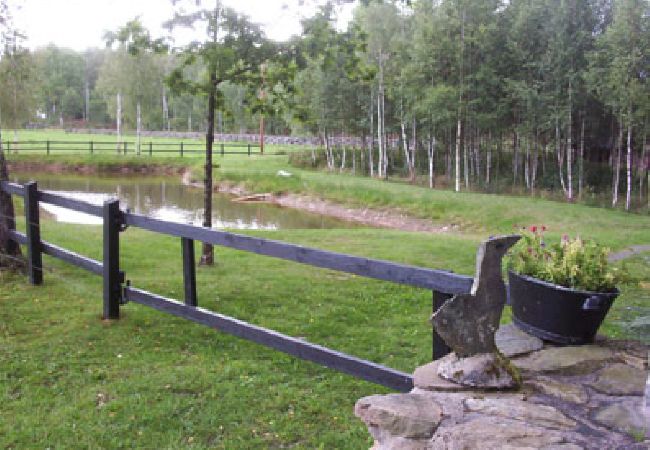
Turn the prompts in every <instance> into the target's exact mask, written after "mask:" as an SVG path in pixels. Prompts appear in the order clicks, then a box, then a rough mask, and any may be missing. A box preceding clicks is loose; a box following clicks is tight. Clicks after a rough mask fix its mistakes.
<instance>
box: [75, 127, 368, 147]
mask: <svg viewBox="0 0 650 450" xmlns="http://www.w3.org/2000/svg"><path fill="white" fill-rule="evenodd" d="M66 133H91V134H106V135H115V134H117V132H116V131H115V130H111V129H103V128H74V129H68V130H66ZM141 135H142V136H143V137H165V138H175V139H201V138H203V137H204V136H205V133H197V132H184V131H142V133H141ZM214 136H215V140H216V141H217V142H246V143H254V144H259V142H260V136H259V134H245V133H244V134H219V133H215V135H214ZM368 141H369V140H368ZM264 142H265V143H266V144H277V145H307V146H309V145H313V146H322V145H323V143H322V140H321V138H319V137H317V136H275V135H266V136H264ZM330 142H331V143H332V145H334V146H340V145H346V146H356V147H360V146H361V144H362V139H361V138H358V137H353V136H333V137H331V138H330Z"/></svg>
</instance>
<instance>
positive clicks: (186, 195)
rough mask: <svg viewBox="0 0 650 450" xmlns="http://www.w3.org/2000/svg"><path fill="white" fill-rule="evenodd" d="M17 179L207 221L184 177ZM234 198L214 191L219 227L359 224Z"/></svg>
mask: <svg viewBox="0 0 650 450" xmlns="http://www.w3.org/2000/svg"><path fill="white" fill-rule="evenodd" d="M13 175H14V176H13V177H12V181H15V182H18V183H24V182H27V181H30V180H34V181H37V182H38V187H39V189H40V190H45V191H48V192H53V193H56V194H59V195H64V196H68V197H71V198H74V199H78V200H83V201H86V202H89V203H95V204H99V205H101V204H102V203H103V202H104V201H105V200H108V199H111V198H115V197H117V198H119V199H120V204H121V207H122V208H123V209H126V208H128V209H130V211H131V212H133V213H136V214H143V215H147V216H150V217H154V218H157V219H162V220H168V221H173V222H179V223H188V224H193V225H201V223H202V221H203V191H202V190H201V189H196V188H192V187H188V186H184V185H183V184H182V183H181V181H180V177H164V178H160V177H142V176H140V177H138V176H131V177H101V176H97V175H88V176H70V175H54V174H47V173H29V174H27V173H23V174H21V173H15V174H13ZM232 198H233V197H231V196H229V195H224V194H216V193H215V194H214V198H213V203H212V209H213V213H212V224H213V227H214V228H230V229H240V230H279V229H298V228H351V227H353V226H354V225H353V224H350V223H349V222H345V221H342V220H338V219H333V218H331V217H328V216H322V215H318V214H311V213H307V212H303V211H298V210H295V209H289V208H281V207H278V206H276V205H271V204H263V203H235V202H233V201H232ZM41 208H42V209H43V210H44V211H45V212H46V213H48V214H50V215H51V216H52V217H53V218H54V219H55V220H57V221H59V222H65V223H76V224H86V225H94V224H96V225H99V224H101V223H102V221H101V218H97V217H92V216H89V215H87V214H82V213H78V212H75V211H70V210H68V209H65V208H60V207H57V206H53V205H47V204H41Z"/></svg>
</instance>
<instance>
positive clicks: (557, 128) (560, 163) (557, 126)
mask: <svg viewBox="0 0 650 450" xmlns="http://www.w3.org/2000/svg"><path fill="white" fill-rule="evenodd" d="M555 150H556V153H557V165H558V169H559V170H558V174H559V175H560V186H562V191H563V192H564V195H567V189H566V184H565V183H564V154H563V153H562V143H561V142H560V120H559V119H558V118H557V117H556V118H555Z"/></svg>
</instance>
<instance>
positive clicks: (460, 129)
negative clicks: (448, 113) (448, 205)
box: [456, 117, 463, 192]
mask: <svg viewBox="0 0 650 450" xmlns="http://www.w3.org/2000/svg"><path fill="white" fill-rule="evenodd" d="M462 132H463V123H462V121H461V120H460V117H459V118H458V123H457V125H456V192H460V142H461V134H462Z"/></svg>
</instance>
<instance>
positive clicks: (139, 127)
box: [135, 101, 142, 156]
mask: <svg viewBox="0 0 650 450" xmlns="http://www.w3.org/2000/svg"><path fill="white" fill-rule="evenodd" d="M136 116H137V117H136V144H135V146H136V149H137V151H136V153H137V154H138V156H139V155H140V137H141V135H142V109H141V107H140V102H139V101H138V103H137V104H136Z"/></svg>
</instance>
